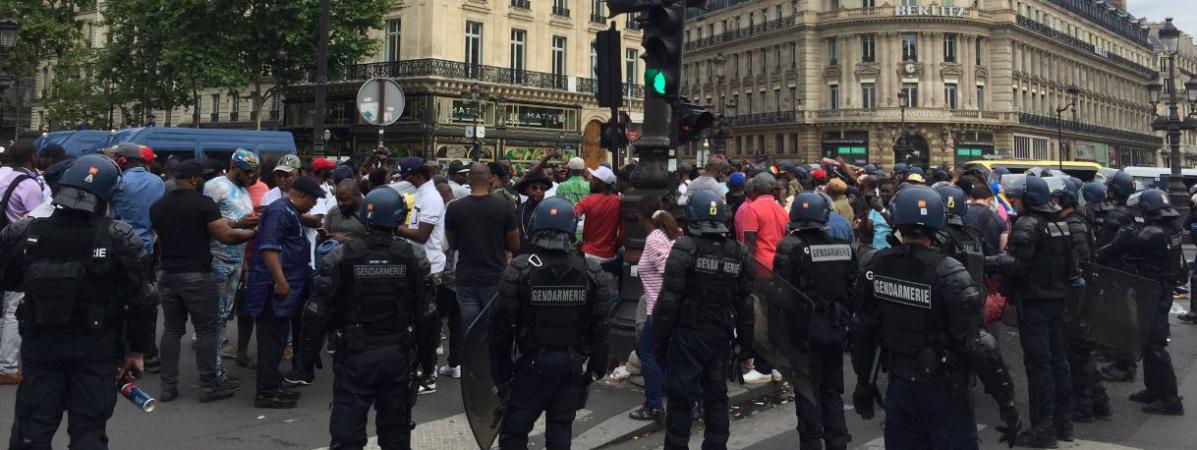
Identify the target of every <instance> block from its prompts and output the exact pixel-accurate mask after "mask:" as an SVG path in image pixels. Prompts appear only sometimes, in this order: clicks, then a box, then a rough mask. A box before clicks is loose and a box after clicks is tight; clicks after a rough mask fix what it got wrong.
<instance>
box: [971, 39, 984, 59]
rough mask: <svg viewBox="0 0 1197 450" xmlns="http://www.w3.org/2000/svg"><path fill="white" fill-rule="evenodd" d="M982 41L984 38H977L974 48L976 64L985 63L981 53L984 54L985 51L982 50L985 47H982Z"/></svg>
mask: <svg viewBox="0 0 1197 450" xmlns="http://www.w3.org/2000/svg"><path fill="white" fill-rule="evenodd" d="M983 41H984V39H982V38H977V49H976V51H975V52H974V53H975V54H976V55H977V65H978V66H984V65H985V63H984V57H983V55H984V54H985V52H984V49H985V47H984V45H983V44H982V42H983Z"/></svg>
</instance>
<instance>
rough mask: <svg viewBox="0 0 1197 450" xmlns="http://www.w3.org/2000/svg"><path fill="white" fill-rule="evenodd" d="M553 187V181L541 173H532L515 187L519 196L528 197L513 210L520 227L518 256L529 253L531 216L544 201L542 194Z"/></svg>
mask: <svg viewBox="0 0 1197 450" xmlns="http://www.w3.org/2000/svg"><path fill="white" fill-rule="evenodd" d="M551 187H553V181H552V180H550V179H549V177H547V176H545V174H544V173H543V172H532V173H529V174H528V175H527V176H525V177H524V178H523V179H522V180H520V183H519V184H518V185H516V189H518V190H519V192H520V194H521V195H525V196H527V197H528V201H526V202H523V203H521V204H520V205H519V206H518V207H516V208H515V217H516V219H518V220H519V226H520V249H519V251H518V252H517V254H518V255H522V254H524V253H528V252H529V251H531V249H532V248H531V242H529V239H530V237H531V229H530V228H531V225H532V216H533V215H534V213H535V212H536V205H539V204H540V202H541V201H543V200H544V196H545V195H544V194H545V192H546V191H548V190H549V188H551Z"/></svg>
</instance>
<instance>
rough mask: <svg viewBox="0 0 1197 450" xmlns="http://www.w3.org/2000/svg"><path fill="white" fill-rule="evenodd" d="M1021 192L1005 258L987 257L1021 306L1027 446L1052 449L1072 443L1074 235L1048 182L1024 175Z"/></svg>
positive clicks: (1015, 194)
mask: <svg viewBox="0 0 1197 450" xmlns="http://www.w3.org/2000/svg"><path fill="white" fill-rule="evenodd" d="M1021 188H1022V190H1021V192H1020V191H1017V190H1008V191H1007V192H1008V195H1009V196H1010V201H1011V203H1012V204H1013V206H1014V209H1015V210H1016V211H1018V221H1017V222H1015V223H1014V228H1013V230H1012V231H1011V232H1010V239H1009V243H1007V244H1006V254H1003V255H997V256H992V257H989V258H987V260H988V261H987V265H986V268H987V269H992V270H994V271H996V272H998V273H1002V274H1005V275H1006V278H1005V281H1006V283H1005V284H1006V285H1007V286H1010V287H1011V289H1010V291H1011V297H1012V298H1013V299H1014V300H1015V301H1017V302H1018V326H1019V340H1020V342H1021V344H1022V349H1023V363H1024V365H1025V366H1026V371H1027V396H1028V397H1029V401H1028V406H1027V407H1028V409H1029V410H1030V418H1031V429H1030V430H1029V431H1028V432H1026V433H1023V435H1021V436H1019V439H1018V444H1019V445H1022V446H1026V447H1039V448H1044V447H1054V446H1055V445H1056V441H1057V440H1058V439H1059V440H1066V441H1071V440H1072V374H1071V372H1070V371H1069V368H1068V359H1067V355H1065V353H1064V310H1065V307H1066V306H1067V303H1068V298H1069V295H1071V293H1072V287H1071V280H1072V278H1073V276H1074V275H1075V274H1074V273H1073V268H1074V267H1075V265H1074V264H1073V261H1072V259H1073V255H1072V235H1071V233H1070V232H1069V230H1068V224H1067V223H1065V222H1063V221H1061V220H1059V218H1058V214H1059V212H1060V207H1059V205H1056V204H1054V203H1052V201H1051V190H1050V188H1049V187H1048V184H1047V181H1044V180H1043V179H1042V178H1039V177H1036V176H1030V175H1028V176H1026V180H1025V184H1024V185H1023V186H1021Z"/></svg>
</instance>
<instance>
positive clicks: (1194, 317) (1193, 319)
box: [1176, 311, 1197, 325]
mask: <svg viewBox="0 0 1197 450" xmlns="http://www.w3.org/2000/svg"><path fill="white" fill-rule="evenodd" d="M1176 318H1177V319H1180V321H1181V322H1184V323H1187V324H1190V325H1194V324H1197V313H1194V312H1193V311H1189V312H1187V313H1184V314H1181V315H1179V316H1177V317H1176Z"/></svg>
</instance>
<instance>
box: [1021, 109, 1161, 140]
mask: <svg viewBox="0 0 1197 450" xmlns="http://www.w3.org/2000/svg"><path fill="white" fill-rule="evenodd" d="M1018 123H1020V124H1023V125H1030V126H1035V127H1043V128H1050V129H1056V128H1057V127H1058V128H1060V129H1062V130H1067V131H1070V132H1073V133H1085V134H1091V135H1096V136H1102V137H1109V138H1115V139H1124V140H1128V141H1137V142H1145V143H1149V144H1153V145H1164V139H1163V138H1161V137H1159V136H1155V135H1152V134H1146V133H1139V132H1135V131H1127V130H1119V129H1115V128H1108V127H1103V126H1098V125H1092V124H1088V123H1084V122H1076V121H1072V120H1056V118H1055V117H1051V116H1040V115H1037V114H1030V113H1020V114H1019V115H1018Z"/></svg>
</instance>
